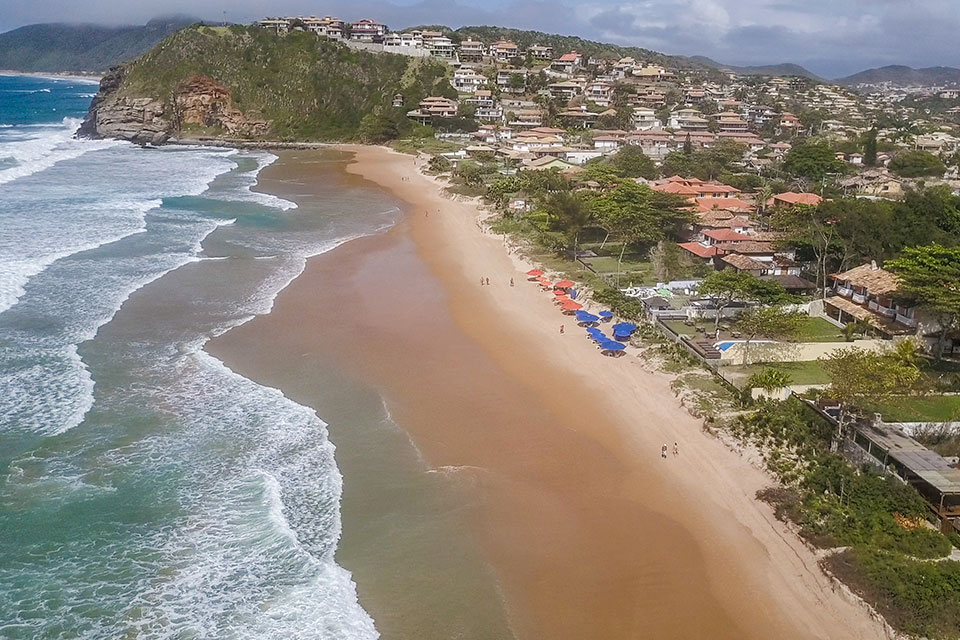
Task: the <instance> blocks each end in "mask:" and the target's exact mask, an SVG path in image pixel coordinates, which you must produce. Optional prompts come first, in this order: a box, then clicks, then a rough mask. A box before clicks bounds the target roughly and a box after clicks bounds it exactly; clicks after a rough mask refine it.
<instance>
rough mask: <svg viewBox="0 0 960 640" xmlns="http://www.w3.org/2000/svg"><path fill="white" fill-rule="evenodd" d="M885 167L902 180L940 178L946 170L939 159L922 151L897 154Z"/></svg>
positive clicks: (916, 150) (915, 150)
mask: <svg viewBox="0 0 960 640" xmlns="http://www.w3.org/2000/svg"><path fill="white" fill-rule="evenodd" d="M887 166H888V167H889V168H890V171H892V172H893V173H895V174H897V175H898V176H900V177H902V178H921V177H924V176H942V175H943V174H944V172H946V170H947V167H946V165H944V164H943V162H942V161H941V160H940V158H938V157H937V156H935V155H933V154H932V153H930V152H929V151H923V150H922V149H914V150H913V151H904V152H903V153H898V154H897V155H896V156H894V158H893V160H891V161H890V164H889V165H887Z"/></svg>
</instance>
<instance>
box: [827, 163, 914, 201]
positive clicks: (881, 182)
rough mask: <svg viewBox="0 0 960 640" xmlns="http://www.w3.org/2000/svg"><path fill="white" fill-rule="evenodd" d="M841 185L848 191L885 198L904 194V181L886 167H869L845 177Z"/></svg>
mask: <svg viewBox="0 0 960 640" xmlns="http://www.w3.org/2000/svg"><path fill="white" fill-rule="evenodd" d="M839 185H840V186H841V187H843V189H844V190H845V191H846V190H847V189H850V190H852V191H854V192H855V193H862V194H864V195H868V196H880V197H885V198H899V197H900V196H901V195H902V194H903V181H902V180H901V179H900V178H898V177H896V176H895V175H893V174H892V173H890V172H889V171H888V170H887V169H886V168H884V167H877V168H873V169H867V170H866V171H863V172H861V173H859V174H858V175H855V176H850V177H849V178H843V179H842V180H840V182H839Z"/></svg>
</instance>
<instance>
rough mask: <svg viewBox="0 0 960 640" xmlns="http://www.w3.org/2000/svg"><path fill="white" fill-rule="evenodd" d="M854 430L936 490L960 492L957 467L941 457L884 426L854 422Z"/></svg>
mask: <svg viewBox="0 0 960 640" xmlns="http://www.w3.org/2000/svg"><path fill="white" fill-rule="evenodd" d="M856 429H857V431H859V432H860V433H862V434H863V435H864V436H866V437H867V438H869V439H870V440H872V441H873V442H874V444H877V445H880V448H882V449H884V450H886V451H887V454H888V455H889V456H890V457H891V458H893V459H895V460H896V461H897V462H899V463H900V464H902V465H903V466H905V467H906V468H907V469H908V470H909V471H911V472H912V473H913V474H914V475H917V476H919V477H920V478H921V479H922V480H924V481H925V482H926V483H927V484H929V485H931V486H932V487H934V488H935V489H936V490H937V491H939V492H940V493H960V469H957V468H955V467H951V466H950V463H948V462H947V461H946V460H945V459H944V458H943V457H942V456H940V455H939V454H937V453H936V452H934V451H931V450H929V449H927V448H926V447H924V446H923V445H922V444H920V443H919V442H917V441H916V440H914V439H913V438H908V437H907V436H906V435H904V434H903V433H902V432H901V431H900V430H898V429H895V428H894V427H890V426H886V425H877V424H874V425H870V426H865V425H857V426H856Z"/></svg>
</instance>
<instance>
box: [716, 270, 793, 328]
mask: <svg viewBox="0 0 960 640" xmlns="http://www.w3.org/2000/svg"><path fill="white" fill-rule="evenodd" d="M698 291H699V293H700V295H704V296H710V297H711V298H712V299H713V302H714V304H715V305H716V307H717V317H716V320H715V322H714V330H719V329H720V316H721V315H722V314H723V310H724V309H726V308H727V307H729V306H730V305H731V304H733V303H734V302H757V303H761V304H772V303H775V302H781V301H783V300H785V299H786V298H787V293H786V291H784V289H783V287H782V286H781V285H780V283H778V282H776V281H774V280H761V279H760V278H758V277H756V276H755V275H752V274H750V273H747V272H742V273H737V272H736V271H734V270H733V269H723V270H721V271H714V272H712V273H711V274H710V275H708V276H707V277H706V278H704V279H703V281H702V282H700V286H699V287H698Z"/></svg>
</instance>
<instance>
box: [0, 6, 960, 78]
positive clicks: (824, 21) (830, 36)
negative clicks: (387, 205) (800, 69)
mask: <svg viewBox="0 0 960 640" xmlns="http://www.w3.org/2000/svg"><path fill="white" fill-rule="evenodd" d="M224 11H226V17H227V19H228V20H230V21H233V22H249V21H252V20H254V19H256V18H258V17H261V16H262V15H264V14H271V15H272V14H306V15H310V14H315V15H325V14H335V15H338V16H340V17H341V18H344V19H358V18H360V17H371V18H374V19H378V20H380V21H381V22H386V23H387V24H388V25H389V26H391V27H393V28H402V27H406V26H412V25H417V24H446V25H449V26H452V27H458V26H463V25H476V24H494V25H501V26H509V27H519V28H524V29H538V30H541V31H548V32H551V33H564V34H573V35H579V36H583V37H585V38H590V39H594V40H602V41H606V42H614V43H618V44H625V45H637V46H641V47H646V48H648V49H654V50H657V51H662V52H664V53H671V54H683V55H706V56H710V57H711V58H714V59H715V60H718V61H720V62H724V63H726V64H771V63H779V62H796V63H798V64H802V65H804V66H806V67H807V68H809V69H810V70H811V71H814V72H816V73H819V74H821V75H823V76H826V77H836V76H840V75H845V74H849V73H852V72H855V71H859V70H861V69H864V68H868V67H874V66H882V65H885V64H907V65H910V66H934V65H947V66H957V67H960V46H958V44H957V43H958V42H960V0H638V1H630V0H580V1H577V0H331V1H320V0H313V1H310V0H85V1H84V0H0V31H6V30H9V29H13V28H15V27H18V26H21V25H25V24H31V23H35V22H56V21H59V22H98V23H113V24H117V23H123V24H128V23H142V22H145V21H146V20H149V19H150V18H153V17H156V16H157V15H169V14H171V13H185V14H189V15H191V16H197V17H199V18H204V19H208V20H219V19H222V18H223V15H224V13H223V12H224Z"/></svg>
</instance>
